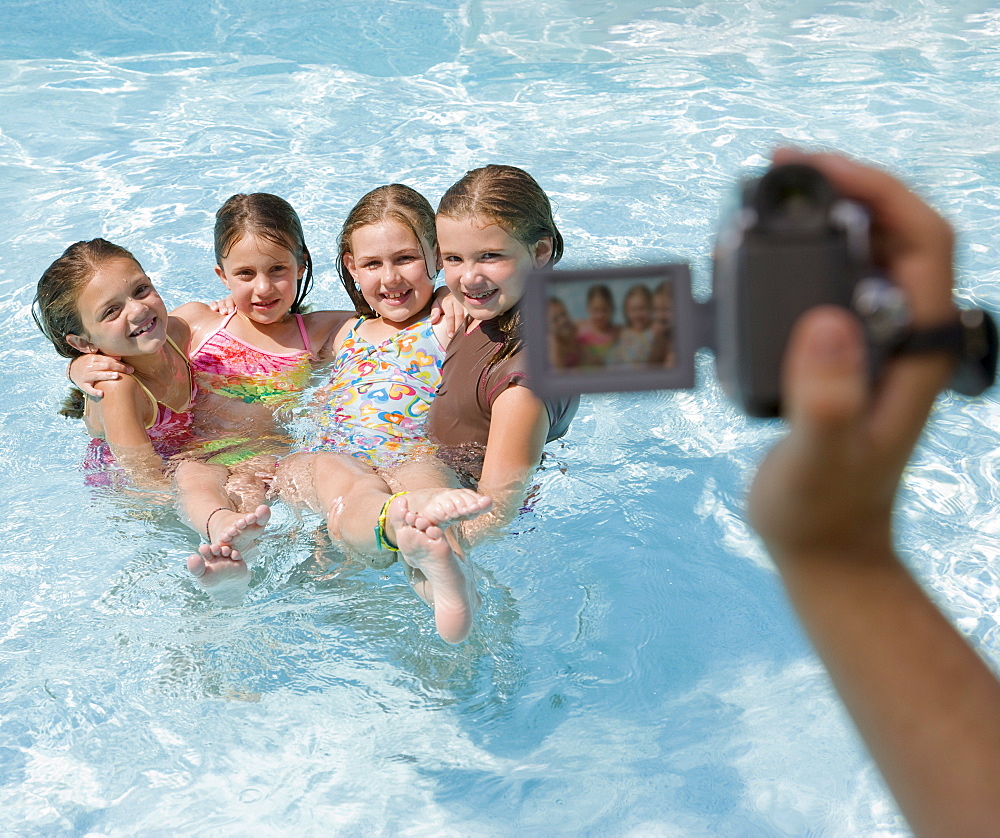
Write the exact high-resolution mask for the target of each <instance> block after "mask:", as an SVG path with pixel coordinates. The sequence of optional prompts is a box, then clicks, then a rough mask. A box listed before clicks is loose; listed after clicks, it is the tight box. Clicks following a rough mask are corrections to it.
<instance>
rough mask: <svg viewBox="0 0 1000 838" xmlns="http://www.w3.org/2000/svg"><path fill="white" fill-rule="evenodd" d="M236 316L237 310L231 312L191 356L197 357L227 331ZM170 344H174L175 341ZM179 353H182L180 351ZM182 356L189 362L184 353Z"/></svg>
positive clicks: (168, 338)
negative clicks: (213, 340)
mask: <svg viewBox="0 0 1000 838" xmlns="http://www.w3.org/2000/svg"><path fill="white" fill-rule="evenodd" d="M235 316H236V309H233V310H232V311H231V312H229V314H227V315H226V316H225V318H224V319H223V321H222V322H221V323H220V324H219V325H218V326H216V327H215V329H214V330H212V331H211V332H209V334H208V335H206V337H205V339H204V340H203V341H202V342H201V343H199V344H198V345H197V346H196V347H195V348H194V349H193V350H192V352H191V355H192V356H194V355H197V354H198V353H199V352H201V350H202V349H204V348H205V346H206V344H208V342H209V341H210V340H211V339H212V338H214V337H215V336H216V335H217V334H219V332H224V331H226V327H227V326H228V325H229V321H230V320H232V319H233V318H234V317H235ZM167 340H170V337H169V336H168V337H167ZM170 342H171V343H173V341H170ZM174 349H177V347H176V346H175V347H174ZM177 351H178V352H180V350H179V349H178V350H177ZM181 356H182V357H183V358H184V360H185V361H186V360H187V356H185V355H184V353H183V352H181Z"/></svg>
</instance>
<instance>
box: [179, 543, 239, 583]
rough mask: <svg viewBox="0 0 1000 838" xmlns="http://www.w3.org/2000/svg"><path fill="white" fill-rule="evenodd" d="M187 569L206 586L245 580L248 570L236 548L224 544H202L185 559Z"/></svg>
mask: <svg viewBox="0 0 1000 838" xmlns="http://www.w3.org/2000/svg"><path fill="white" fill-rule="evenodd" d="M187 569H188V570H189V571H190V572H191V575H192V576H194V577H196V578H197V579H198V581H199V582H201V584H202V585H204V586H205V587H206V588H214V587H216V586H218V585H222V584H223V583H227V582H245V581H246V579H247V578H248V576H249V575H250V571H249V570H248V569H247V563H246V562H245V561H243V557H242V556H241V555H240V553H239V551H238V550H234V549H233V548H232V547H229V546H228V545H225V544H202V545H201V547H199V548H198V552H197V553H192V554H191V555H190V556H189V557H188V560H187Z"/></svg>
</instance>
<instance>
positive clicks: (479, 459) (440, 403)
mask: <svg viewBox="0 0 1000 838" xmlns="http://www.w3.org/2000/svg"><path fill="white" fill-rule="evenodd" d="M502 342H503V333H502V332H501V331H500V330H499V329H498V328H497V324H496V321H495V320H487V321H484V322H483V323H481V324H480V326H479V328H478V329H475V330H474V331H472V332H470V333H469V334H466V333H465V330H464V329H460V330H459V332H458V334H456V335H455V337H453V338H452V339H451V344H450V345H449V347H448V354H447V355H446V356H445V359H444V366H443V367H442V369H441V384H440V385H438V392H437V397H436V398H435V399H434V401H433V402H432V403H431V409H430V413H429V415H428V420H427V436H428V438H429V439H430V440H431V441H432V442H434V443H437V444H438V445H439V446H440V447H441V456H442V459H444V460H445V461H446V462H448V463H449V464H450V465H452V466H453V467H454V468H455V469H456V470H457V471H458V472H459V473H460V475H463V474H464V476H471V477H472V478H473V480H475V481H478V480H479V476H480V474H481V473H482V466H483V456H484V454H485V451H486V442H487V440H488V439H489V434H490V418H491V416H492V413H493V402H494V401H496V398H497V396H499V395H500V394H501V393H502V392H503V391H504V390H506V389H507V388H508V387H511V386H513V385H515V384H519V385H522V386H530V385H529V384H528V375H527V372H526V371H525V367H526V364H525V353H524V351H523V350H521V351H519V352H516V353H514V355H512V356H511V357H510V358H507V359H506V360H504V361H501V362H500V363H499V364H495V365H493V366H492V367H491V368H490V369H487V365H488V364H489V362H490V360H491V359H492V358H493V356H494V355H496V353H497V352H498V351H499V349H500V346H501V344H502ZM544 404H545V408H546V411H547V412H548V414H549V431H548V435H547V437H546V442H551V441H552V440H554V439H558V438H559V437H561V436H563V434H565V433H566V431H567V430H568V429H569V423H570V420H571V419H572V418H573V416H574V415H575V414H576V409H577V406H578V405H579V399H577V398H572V399H553V400H546V401H545V402H544Z"/></svg>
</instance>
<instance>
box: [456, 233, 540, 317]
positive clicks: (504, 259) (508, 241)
mask: <svg viewBox="0 0 1000 838" xmlns="http://www.w3.org/2000/svg"><path fill="white" fill-rule="evenodd" d="M437 233H438V246H439V247H440V248H441V259H442V261H443V263H444V280H445V282H446V283H447V285H448V288H449V289H450V290H451V293H452V294H454V295H455V298H456V299H457V300H458V301H459V302H460V303H462V305H463V306H464V307H465V310H466V312H468V314H469V316H470V317H472V318H473V319H474V320H492V319H493V318H494V317H498V316H499V315H501V314H503V313H504V312H506V311H509V310H510V309H512V308H513V307H514V306H515V305H517V303H518V302H519V301H520V299H521V297H522V296H523V295H524V285H525V282H526V281H527V278H528V274H529V272H530V271H531V269H532V268H540V267H542V266H543V265H545V264H546V263H547V262H548V261H549V259H550V258H551V257H552V239H550V238H548V237H545V238H542V239H541V240H540V241H538V242H537V243H535V244H534V245H532V246H531V247H527V246H525V245H524V244H523V243H522V242H520V241H518V240H517V239H515V238H514V237H513V236H511V235H510V234H509V233H508V232H507V231H506V230H505V229H504V228H503V227H501V226H500V225H498V224H494V223H491V222H489V221H486V220H482V219H479V218H475V217H471V218H449V217H447V216H439V217H438V219H437Z"/></svg>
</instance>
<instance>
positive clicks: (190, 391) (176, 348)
mask: <svg viewBox="0 0 1000 838" xmlns="http://www.w3.org/2000/svg"><path fill="white" fill-rule="evenodd" d="M227 322H228V321H227ZM167 343H169V344H170V345H171V346H172V347H173V348H174V352H176V353H177V354H178V355H180V357H181V360H182V361H183V362H184V366H185V368H186V369H187V373H188V398H187V406H186V407H185V410H187V409H190V407H191V402H192V401H193V400H194V394H195V389H194V379H193V378H192V377H191V364H190V363H189V362H188V359H187V356H186V355H185V354H184V353H183V352H181V349H180V347H179V346H178V345H177V344H176V343H174V339H173V338H172V337H170V335H167ZM133 377H134V378H135V381H136V383H137V384H138V385H139V386H140V387H141V388H142V392H144V393H145V394H146V395H147V396H149V400H150V401H151V402H152V403H153V421H152V422H149V423H148V424H147V425H146V426H145V428H146V430H147V431H148V430H149V429H150V428H152V427H153V425H155V424H156V420H157V419H159V418H160V406H161V405H162V406H163V407H165V408H167V410H169V411H170V412H171V413H184V412H185V411H184V410H180V411H175V410H174V409H173V408H172V407H171V406H170V405H168V404H163V402H161V401H159V400H158V399H157V398H156V396H154V395H153V394H152V393H151V392H150V390H149V388H148V387H147V386H146V385H145V384H143V383H142V379H140V378H139V377H138V376H133Z"/></svg>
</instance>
